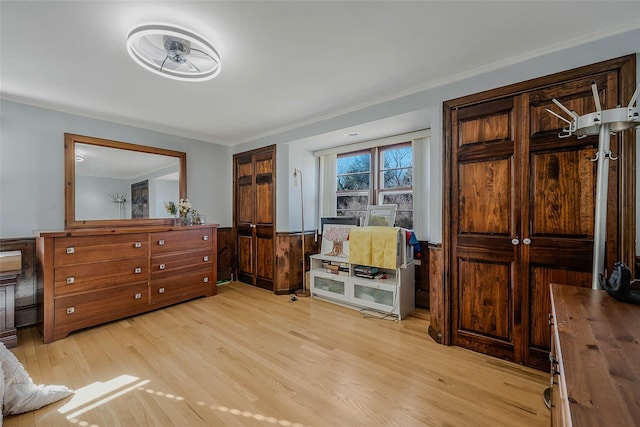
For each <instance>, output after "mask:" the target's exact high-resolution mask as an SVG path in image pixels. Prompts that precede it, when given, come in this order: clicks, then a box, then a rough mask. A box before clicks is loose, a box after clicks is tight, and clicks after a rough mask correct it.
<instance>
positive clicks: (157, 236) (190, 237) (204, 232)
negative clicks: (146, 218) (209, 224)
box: [151, 227, 213, 256]
mask: <svg viewBox="0 0 640 427" xmlns="http://www.w3.org/2000/svg"><path fill="white" fill-rule="evenodd" d="M185 228H188V227H185ZM212 248H213V228H192V229H187V230H172V231H167V232H163V233H151V255H152V256H153V255H159V254H166V253H169V252H180V251H189V250H198V249H212Z"/></svg>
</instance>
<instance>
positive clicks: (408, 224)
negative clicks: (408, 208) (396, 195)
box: [396, 212, 413, 230]
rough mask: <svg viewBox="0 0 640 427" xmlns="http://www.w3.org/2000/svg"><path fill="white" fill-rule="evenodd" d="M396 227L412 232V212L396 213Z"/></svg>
mask: <svg viewBox="0 0 640 427" xmlns="http://www.w3.org/2000/svg"><path fill="white" fill-rule="evenodd" d="M396 227H402V228H406V229H407V230H413V212H396Z"/></svg>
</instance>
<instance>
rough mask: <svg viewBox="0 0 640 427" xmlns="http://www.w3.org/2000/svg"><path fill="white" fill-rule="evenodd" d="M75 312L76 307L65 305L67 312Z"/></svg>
mask: <svg viewBox="0 0 640 427" xmlns="http://www.w3.org/2000/svg"><path fill="white" fill-rule="evenodd" d="M75 312H76V308H75V307H67V314H73V313H75Z"/></svg>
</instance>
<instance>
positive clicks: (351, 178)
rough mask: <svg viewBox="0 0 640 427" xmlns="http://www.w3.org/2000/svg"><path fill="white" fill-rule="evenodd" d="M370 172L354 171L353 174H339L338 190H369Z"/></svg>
mask: <svg viewBox="0 0 640 427" xmlns="http://www.w3.org/2000/svg"><path fill="white" fill-rule="evenodd" d="M369 177H370V175H369V173H368V172H367V173H354V174H351V175H338V187H337V190H338V191H346V190H368V189H369Z"/></svg>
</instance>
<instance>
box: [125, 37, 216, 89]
mask: <svg viewBox="0 0 640 427" xmlns="http://www.w3.org/2000/svg"><path fill="white" fill-rule="evenodd" d="M127 51H128V52H129V55H130V56H131V57H132V58H133V59H134V61H136V62H137V63H138V64H140V65H141V66H142V67H144V68H146V69H147V70H149V71H151V72H153V73H155V74H158V75H161V76H164V77H168V78H172V79H176V80H183V81H205V80H209V79H212V78H214V77H215V76H217V75H218V74H220V65H221V63H220V55H219V54H218V51H217V50H216V49H215V47H214V46H213V45H212V44H211V43H210V42H209V41H208V40H207V39H205V38H204V37H202V36H200V35H198V34H196V33H194V32H192V31H189V30H187V29H186V28H182V27H179V26H176V25H169V24H144V25H140V26H137V27H135V28H134V29H132V30H131V31H130V32H129V34H128V36H127Z"/></svg>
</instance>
